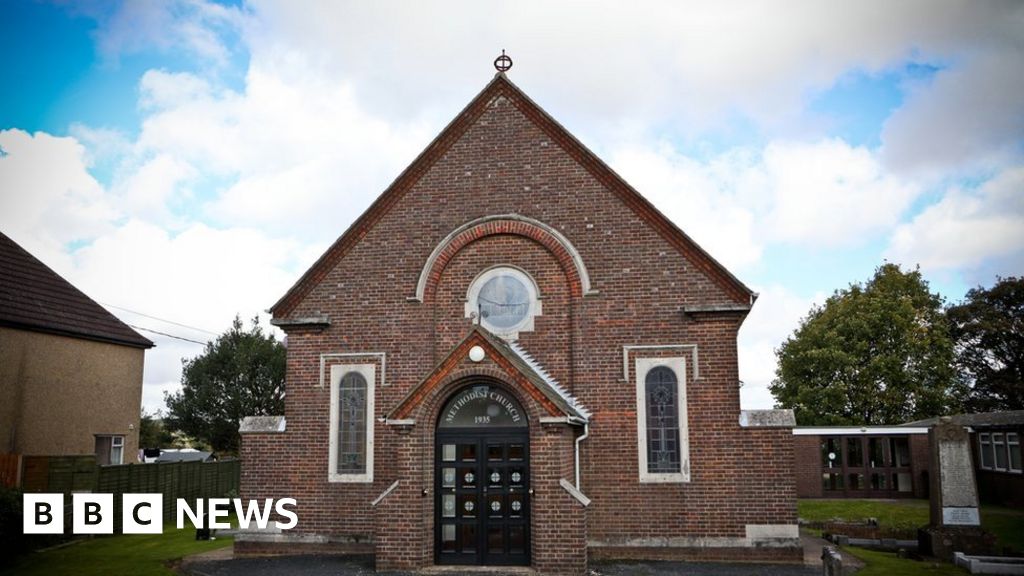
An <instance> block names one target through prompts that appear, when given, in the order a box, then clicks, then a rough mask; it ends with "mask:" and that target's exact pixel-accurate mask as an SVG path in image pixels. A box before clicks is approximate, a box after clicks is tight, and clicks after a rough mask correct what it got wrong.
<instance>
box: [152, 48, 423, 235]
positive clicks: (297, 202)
mask: <svg viewBox="0 0 1024 576" xmlns="http://www.w3.org/2000/svg"><path fill="white" fill-rule="evenodd" d="M282 58H284V59H285V60H287V62H282V63H286V64H287V66H284V67H277V66H272V65H266V64H256V63H254V64H253V65H252V66H251V67H250V69H249V73H248V75H247V78H246V84H245V90H244V92H242V93H236V92H232V91H228V90H223V91H220V92H217V91H215V90H213V89H211V88H210V86H209V85H208V84H206V83H205V82H204V81H202V80H200V79H198V78H196V77H194V76H192V75H189V74H173V75H172V74H168V73H165V72H157V71H150V72H147V74H146V75H145V77H144V78H143V83H142V89H143V98H144V100H145V101H146V102H148V103H150V105H151V107H152V112H151V113H150V114H149V115H148V116H147V117H146V119H145V121H144V123H143V129H142V133H141V134H140V136H139V139H138V142H137V144H136V150H135V155H136V157H139V158H147V157H152V156H156V157H165V158H173V159H175V162H176V163H177V165H178V167H179V168H181V169H184V168H186V167H189V166H194V167H196V168H197V169H200V170H202V171H203V173H205V174H207V175H217V176H219V177H220V178H222V179H226V182H227V183H226V184H225V185H224V186H223V189H222V190H220V191H219V192H218V194H217V195H216V197H215V198H213V199H211V200H210V201H209V202H208V203H207V204H206V205H205V208H204V209H203V214H204V215H205V216H206V217H208V218H210V219H211V220H212V221H214V222H216V223H217V224H219V225H222V226H236V225H247V226H260V227H263V228H264V229H266V230H270V231H274V232H276V233H279V234H282V235H290V234H295V235H300V236H306V237H309V236H310V235H312V236H314V237H316V239H317V240H323V239H326V238H329V239H333V238H334V237H336V236H337V235H339V234H340V233H341V232H342V231H343V230H344V229H345V227H346V226H347V225H348V224H349V223H350V222H351V221H352V220H354V218H355V216H357V215H358V213H359V212H360V211H361V210H362V208H364V207H366V206H368V205H369V204H370V202H371V201H372V200H373V199H374V198H375V197H376V196H377V195H378V194H380V192H382V191H383V189H384V188H385V187H386V185H387V184H388V183H389V182H390V181H391V180H392V179H393V178H394V177H395V176H396V175H397V174H398V173H399V172H400V171H401V169H402V168H403V167H404V166H405V164H407V163H409V162H411V161H412V160H413V158H415V156H416V154H417V153H418V152H419V150H420V149H421V148H422V147H423V146H425V145H426V143H427V142H428V141H429V139H430V137H431V136H432V134H431V133H430V132H429V130H428V129H426V128H425V127H424V126H423V125H422V124H421V123H418V122H414V123H412V124H404V125H403V124H398V125H393V124H389V123H388V122H386V121H384V120H381V119H378V118H375V117H374V116H372V115H370V114H368V113H367V112H366V111H365V110H363V109H362V108H361V107H360V106H359V105H358V103H357V102H355V100H354V98H353V96H352V94H351V89H350V88H349V86H348V84H347V83H345V82H343V81H338V80H334V79H331V78H328V77H325V76H324V75H323V74H322V71H321V70H318V69H315V68H311V67H309V66H308V65H307V64H306V63H305V61H304V59H303V58H302V57H301V56H300V55H296V54H289V55H285V56H282ZM182 86H185V87H186V88H185V89H182ZM179 172H180V174H179V176H178V179H179V180H182V179H187V178H188V176H189V175H188V172H187V170H180V171H179Z"/></svg>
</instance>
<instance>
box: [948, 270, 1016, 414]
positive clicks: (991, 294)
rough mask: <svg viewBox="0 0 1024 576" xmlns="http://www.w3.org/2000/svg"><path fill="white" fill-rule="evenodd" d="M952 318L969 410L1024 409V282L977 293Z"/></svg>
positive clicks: (1003, 280) (1001, 282) (952, 310)
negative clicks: (966, 389) (967, 390)
mask: <svg viewBox="0 0 1024 576" xmlns="http://www.w3.org/2000/svg"><path fill="white" fill-rule="evenodd" d="M947 315H948V316H949V321H950V330H951V334H952V336H953V341H954V342H955V343H956V366H957V368H958V370H959V372H960V374H959V376H960V377H961V378H962V379H963V381H964V385H965V387H967V388H968V389H969V392H968V393H967V399H966V404H967V408H968V409H969V410H970V411H974V412H987V411H992V410H1024V278H1016V277H1013V278H1000V279H999V280H998V281H997V282H996V284H995V285H994V286H992V288H990V289H988V290H986V289H984V288H982V287H981V286H979V287H977V288H974V289H972V290H970V291H969V292H967V296H966V297H965V298H964V301H963V302H961V303H960V304H958V305H956V306H952V307H950V308H949V310H948V311H947Z"/></svg>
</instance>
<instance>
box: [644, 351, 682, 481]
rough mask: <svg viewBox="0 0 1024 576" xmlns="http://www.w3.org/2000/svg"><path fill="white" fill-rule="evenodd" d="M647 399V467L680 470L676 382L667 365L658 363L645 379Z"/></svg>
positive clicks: (673, 373)
mask: <svg viewBox="0 0 1024 576" xmlns="http://www.w3.org/2000/svg"><path fill="white" fill-rule="evenodd" d="M644 385H645V391H646V396H647V397H646V400H647V471H648V472H649V473H675V472H679V461H680V458H679V383H678V380H677V379H676V374H675V372H673V371H672V370H671V369H670V368H667V367H665V366H658V367H656V368H653V369H652V370H650V371H649V372H648V373H647V377H646V379H645V380H644Z"/></svg>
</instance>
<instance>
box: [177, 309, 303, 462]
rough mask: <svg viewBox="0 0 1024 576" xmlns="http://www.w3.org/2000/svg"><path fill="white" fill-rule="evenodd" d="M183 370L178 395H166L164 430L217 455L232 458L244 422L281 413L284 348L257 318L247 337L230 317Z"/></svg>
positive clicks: (186, 363)
mask: <svg viewBox="0 0 1024 576" xmlns="http://www.w3.org/2000/svg"><path fill="white" fill-rule="evenodd" d="M183 364H184V370H183V371H182V375H181V384H182V389H181V390H180V391H179V392H177V393H175V394H173V395H172V394H165V400H166V402H167V408H168V415H167V419H166V425H167V426H168V427H169V428H171V429H173V430H180V431H182V432H184V433H185V434H187V435H189V436H192V437H194V438H197V439H199V440H201V441H203V442H206V443H209V444H210V446H212V447H213V449H214V450H215V451H217V452H222V453H223V452H228V453H237V451H238V445H239V436H238V424H239V422H240V421H241V419H242V418H243V417H245V416H268V415H273V414H282V413H284V377H285V350H284V346H282V345H281V343H280V342H278V341H277V340H276V339H275V338H274V336H273V334H264V333H263V329H262V327H260V324H259V319H258V318H253V320H252V327H251V328H250V329H249V330H248V331H246V330H243V328H242V321H241V320H240V319H239V318H238V317H235V321H234V323H233V324H232V326H231V328H230V329H229V330H228V331H227V332H225V333H224V334H221V335H220V336H218V337H217V340H216V341H214V342H210V343H207V345H206V349H205V351H204V352H203V354H202V355H200V356H197V357H196V358H192V359H190V360H183Z"/></svg>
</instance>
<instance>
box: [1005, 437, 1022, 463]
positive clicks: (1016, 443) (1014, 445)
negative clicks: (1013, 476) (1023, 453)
mask: <svg viewBox="0 0 1024 576" xmlns="http://www.w3.org/2000/svg"><path fill="white" fill-rule="evenodd" d="M1006 451H1007V452H1009V453H1010V471H1011V472H1020V471H1021V463H1020V436H1019V435H1018V434H1017V433H1016V432H1007V433H1006Z"/></svg>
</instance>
